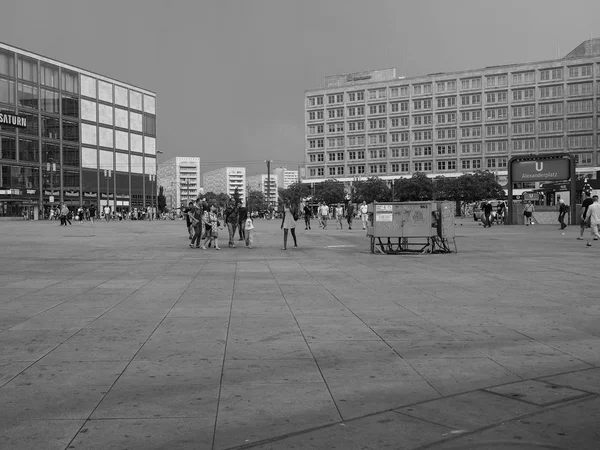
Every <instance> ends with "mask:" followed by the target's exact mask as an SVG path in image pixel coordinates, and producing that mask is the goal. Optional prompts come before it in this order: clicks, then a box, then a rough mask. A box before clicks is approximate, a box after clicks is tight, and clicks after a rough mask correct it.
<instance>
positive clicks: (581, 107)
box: [567, 100, 592, 114]
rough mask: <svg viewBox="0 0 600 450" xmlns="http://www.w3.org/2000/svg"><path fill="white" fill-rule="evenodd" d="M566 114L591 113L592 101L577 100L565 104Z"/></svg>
mask: <svg viewBox="0 0 600 450" xmlns="http://www.w3.org/2000/svg"><path fill="white" fill-rule="evenodd" d="M567 112H568V113H569V114H578V113H589V112H592V100H577V101H574V102H567Z"/></svg>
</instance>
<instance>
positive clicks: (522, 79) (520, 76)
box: [512, 71, 535, 84]
mask: <svg viewBox="0 0 600 450" xmlns="http://www.w3.org/2000/svg"><path fill="white" fill-rule="evenodd" d="M534 81H535V72H533V71H531V72H519V73H513V75H512V84H527V83H533V82H534Z"/></svg>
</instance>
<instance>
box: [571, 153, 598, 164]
mask: <svg viewBox="0 0 600 450" xmlns="http://www.w3.org/2000/svg"><path fill="white" fill-rule="evenodd" d="M574 156H575V163H576V164H581V165H590V164H592V162H593V160H594V154H593V153H579V154H577V155H574Z"/></svg>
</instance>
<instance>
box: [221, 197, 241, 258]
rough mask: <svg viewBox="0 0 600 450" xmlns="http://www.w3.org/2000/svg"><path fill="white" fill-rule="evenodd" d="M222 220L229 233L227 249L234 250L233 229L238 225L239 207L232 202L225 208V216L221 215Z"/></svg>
mask: <svg viewBox="0 0 600 450" xmlns="http://www.w3.org/2000/svg"><path fill="white" fill-rule="evenodd" d="M223 219H224V220H225V224H226V225H227V230H228V231H229V247H231V248H234V247H235V244H234V243H233V240H234V239H235V229H236V228H237V227H238V225H240V226H241V224H240V223H239V222H240V220H239V207H238V204H237V203H234V201H233V200H232V201H231V202H229V204H228V205H227V208H225V214H224V215H223Z"/></svg>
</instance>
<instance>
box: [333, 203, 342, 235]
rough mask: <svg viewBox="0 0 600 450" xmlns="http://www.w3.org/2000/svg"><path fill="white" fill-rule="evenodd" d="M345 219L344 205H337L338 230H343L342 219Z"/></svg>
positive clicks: (336, 225)
mask: <svg viewBox="0 0 600 450" xmlns="http://www.w3.org/2000/svg"><path fill="white" fill-rule="evenodd" d="M343 218H344V208H342V205H340V204H339V203H338V204H337V206H336V207H335V220H336V222H335V229H336V230H337V227H338V226H339V227H340V230H343V229H344V227H343V226H342V219H343Z"/></svg>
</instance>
